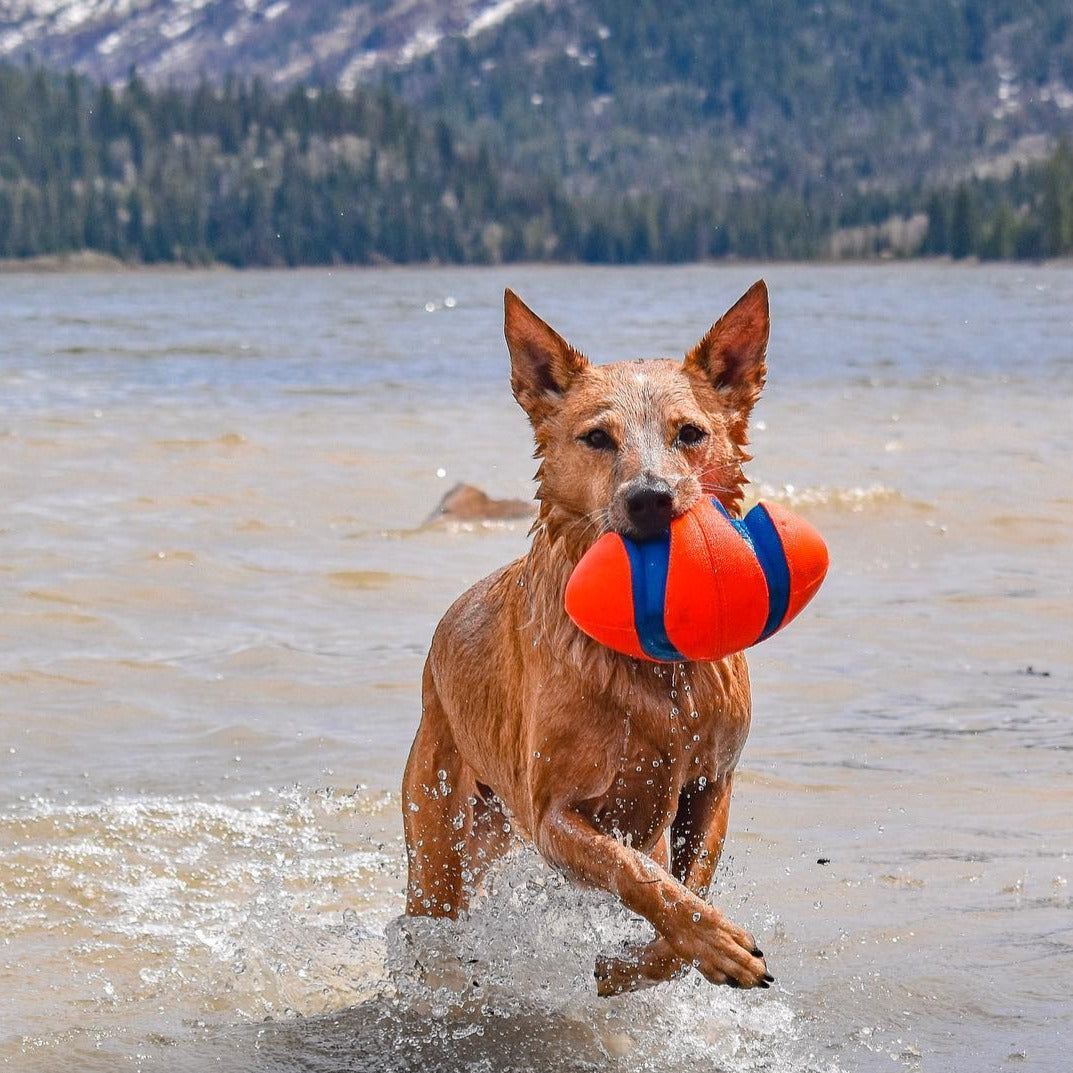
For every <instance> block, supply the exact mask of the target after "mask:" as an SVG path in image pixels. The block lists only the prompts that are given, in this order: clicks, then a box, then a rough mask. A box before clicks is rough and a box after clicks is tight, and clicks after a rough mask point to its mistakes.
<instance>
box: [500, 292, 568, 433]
mask: <svg viewBox="0 0 1073 1073" xmlns="http://www.w3.org/2000/svg"><path fill="white" fill-rule="evenodd" d="M503 334H504V335H505V336H506V337H507V349H508V350H509V351H510V386H511V388H512V389H513V391H514V397H515V398H516V399H517V400H518V404H519V405H520V406H521V408H522V409H523V410H525V412H526V413H527V414H528V415H529V419H530V420H531V421H532V422H533V424H534V425H538V424H540V422H541V421H543V420H544V418H545V417H547V415H548V414H549V413H551V411H552V410H554V409H555V408H556V407H557V406H558V405H559V401H560V400H561V398H562V396H563V395H564V394H565V393H566V391H567V389H568V388H569V387H570V384H571V383H572V382H573V380H574V378H575V377H577V375H578V374H579V373H581V372H583V371H584V370H585V369H586V368H588V365H589V362H588V359H587V358H586V357H585V356H584V355H583V354H581V353H579V352H578V351H576V350H575V349H574V348H573V347H572V346H571V345H570V344H569V343H568V342H567V341H566V340H565V339H563V338H562V336H561V335H559V333H558V332H556V331H555V330H554V329H553V328H551V327H550V326H549V325H547V324H545V323H544V321H542V320H541V319H540V317H538V316H537V315H536V314H535V313H534V312H533V311H532V310H531V309H530V308H529V307H528V306H527V305H526V304H525V303H524V302H523V301H522V300H521V299H520V298H519V297H518V296H517V295H516V294H515V293H514V292H513V291H511V290H508V291H506V292H505V293H504V295H503Z"/></svg>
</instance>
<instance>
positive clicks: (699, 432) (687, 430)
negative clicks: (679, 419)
mask: <svg viewBox="0 0 1073 1073" xmlns="http://www.w3.org/2000/svg"><path fill="white" fill-rule="evenodd" d="M707 435H708V433H707V432H705V431H704V429H702V428H697V426H696V425H683V426H682V427H681V428H680V429H679V430H678V442H679V443H680V444H682V445H683V446H685V447H696V445H697V444H698V443H700V442H701V440H703V439H706V438H707Z"/></svg>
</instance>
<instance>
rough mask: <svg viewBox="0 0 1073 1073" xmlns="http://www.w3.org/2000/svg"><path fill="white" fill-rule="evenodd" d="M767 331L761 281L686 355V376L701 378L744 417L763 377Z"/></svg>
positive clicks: (764, 295) (758, 393) (766, 306)
mask: <svg viewBox="0 0 1073 1073" xmlns="http://www.w3.org/2000/svg"><path fill="white" fill-rule="evenodd" d="M768 328H769V321H768V301H767V284H766V283H764V281H763V280H762V279H761V280H757V282H756V283H754V284H753V285H752V286H751V287H750V288H749V289H748V290H747V291H746V292H745V294H743V295H742V296H741V298H739V299H738V301H737V302H736V303H735V304H734V306H733V307H732V308H730V309H729V310H727V312H726V313H724V314H723V315H722V317H720V318H719V320H717V321H716V322H715V324H713V325H712V326H711V328H710V329H709V330H708V334H707V335H706V336H705V337H704V338H703V339H702V340H701V341H700V342H699V343H698V344H697V345H696V346H695V347H694V348H693V349H692V350H691V351H690V352H689V353H688V354H687V355H686V360H685V370H686V372H687V373H690V374H692V375H694V376H699V377H702V378H703V379H704V380H706V381H707V382H708V383H709V384H710V385H711V386H712V387H713V388H715V390H716V391H718V392H719V393H720V394H721V395H723V396H724V398H726V400H727V401H728V402H729V403H730V405H731V406H732V407H733V408H734V409H735V410H738V411H739V412H740V413H741V414H742V416H748V414H749V411H750V410H751V409H752V408H753V404H754V403H755V402H756V400H757V399H758V398H759V397H760V389H761V388H762V387H763V386H764V376H765V374H766V373H767V366H766V365H765V364H764V355H765V354H766V352H767V341H768Z"/></svg>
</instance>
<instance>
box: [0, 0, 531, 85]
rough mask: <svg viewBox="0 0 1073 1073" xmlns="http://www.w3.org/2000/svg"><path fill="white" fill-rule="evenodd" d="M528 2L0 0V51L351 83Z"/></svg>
mask: <svg viewBox="0 0 1073 1073" xmlns="http://www.w3.org/2000/svg"><path fill="white" fill-rule="evenodd" d="M528 2H531V0H365V2H357V3H356V2H354V0H315V2H313V3H310V2H308V0H123V2H119V3H117V2H116V0H66V2H65V0H0V59H9V60H19V59H23V58H30V59H32V60H34V61H35V62H38V63H44V64H47V65H49V66H52V67H57V68H61V69H66V68H74V69H75V70H77V71H80V72H81V73H83V74H86V75H89V76H90V77H91V78H93V79H94V80H96V81H104V82H110V83H112V84H113V85H117V84H119V83H120V82H123V81H125V80H126V77H127V74H128V72H129V70H130V68H131V67H132V66H136V67H137V68H138V72H139V74H140V75H141V77H142V78H144V79H146V80H147V81H148V82H149V83H151V84H158V85H159V84H164V83H167V84H173V85H179V86H183V85H192V84H194V83H196V82H198V81H200V80H201V79H205V80H207V81H209V82H215V83H219V82H221V81H223V79H224V78H226V77H227V76H228V75H229V74H234V75H237V76H239V77H243V78H251V77H255V76H256V77H259V78H261V79H262V80H263V81H265V82H266V83H267V84H269V85H274V86H282V87H289V86H291V85H294V84H296V83H305V84H314V85H334V86H338V87H340V88H343V89H349V88H352V87H353V86H354V85H356V84H357V83H358V82H359V81H362V80H364V79H367V78H368V77H369V76H370V75H375V73H376V72H377V71H379V70H381V69H383V68H384V67H385V66H391V65H396V64H406V63H410V62H413V61H414V60H415V59H417V58H419V57H421V56H423V55H425V54H426V53H428V52H430V51H432V50H434V49H435V48H436V47H437V46H438V45H439V43H440V42H441V41H443V40H444V39H446V38H450V37H461V38H466V37H472V36H474V35H476V34H479V33H481V32H483V31H484V30H486V29H488V28H489V27H491V26H494V25H495V24H496V23H497V22H499V21H501V20H503V19H505V18H509V17H510V16H511V15H512V14H513V13H514V12H515V11H517V10H518V9H519V8H522V7H524V6H525V5H526V3H528Z"/></svg>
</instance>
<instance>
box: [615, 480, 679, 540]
mask: <svg viewBox="0 0 1073 1073" xmlns="http://www.w3.org/2000/svg"><path fill="white" fill-rule="evenodd" d="M673 513H674V494H673V493H672V492H671V489H670V486H669V485H668V484H667V483H666V482H665V481H656V482H654V483H652V484H646V485H644V486H642V487H640V488H637V489H635V490H634V491H632V492H630V493H629V494H628V495H627V496H626V514H627V515H628V516H629V519H630V525H632V526H633V529H634V532H635V533H636V534H637V536H639V537H650V536H655V535H656V534H657V533H662V532H663V531H664V530H665V529H666V528H667V527H668V526H669V525H670V524H671V516H672V514H673Z"/></svg>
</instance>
